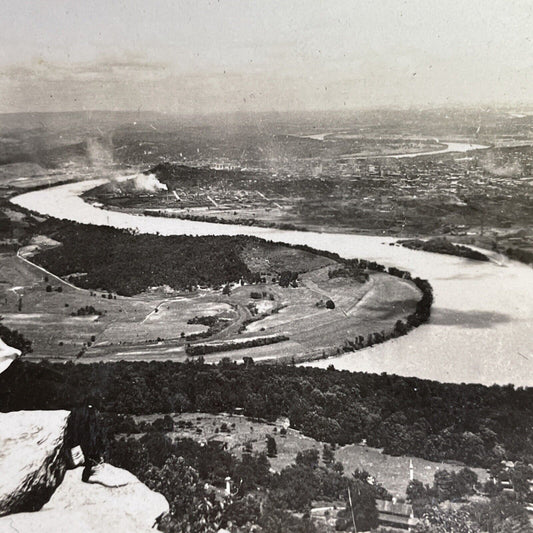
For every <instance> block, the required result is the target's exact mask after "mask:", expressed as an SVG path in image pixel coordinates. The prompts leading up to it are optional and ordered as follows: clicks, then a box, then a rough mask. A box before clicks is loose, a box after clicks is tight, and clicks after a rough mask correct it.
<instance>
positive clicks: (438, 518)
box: [414, 507, 482, 533]
mask: <svg viewBox="0 0 533 533" xmlns="http://www.w3.org/2000/svg"><path fill="white" fill-rule="evenodd" d="M414 531H415V532H416V533H481V531H482V530H481V529H480V528H479V526H478V524H476V523H475V522H474V521H473V520H472V518H471V516H470V514H469V513H468V512H467V511H465V510H464V509H459V510H451V509H447V510H443V509H440V508H439V507H432V508H431V509H429V510H428V511H427V512H426V513H425V514H424V517H423V519H422V520H421V521H420V522H419V523H418V524H417V525H416V526H415V527H414Z"/></svg>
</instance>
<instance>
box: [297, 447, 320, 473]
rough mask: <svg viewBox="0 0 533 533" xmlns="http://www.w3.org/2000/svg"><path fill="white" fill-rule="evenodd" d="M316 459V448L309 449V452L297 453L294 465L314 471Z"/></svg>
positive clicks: (316, 465)
mask: <svg viewBox="0 0 533 533" xmlns="http://www.w3.org/2000/svg"><path fill="white" fill-rule="evenodd" d="M318 459H319V454H318V450H317V449H316V448H311V449H310V450H303V451H301V452H298V454H297V455H296V464H297V465H301V466H308V467H310V468H313V469H314V468H317V467H318Z"/></svg>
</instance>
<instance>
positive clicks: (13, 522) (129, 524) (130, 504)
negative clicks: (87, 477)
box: [0, 465, 169, 533]
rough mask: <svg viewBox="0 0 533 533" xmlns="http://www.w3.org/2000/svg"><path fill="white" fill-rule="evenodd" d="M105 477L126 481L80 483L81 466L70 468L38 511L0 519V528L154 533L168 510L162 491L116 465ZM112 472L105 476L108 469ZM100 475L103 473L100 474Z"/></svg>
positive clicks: (69, 532)
mask: <svg viewBox="0 0 533 533" xmlns="http://www.w3.org/2000/svg"><path fill="white" fill-rule="evenodd" d="M108 466H109V465H103V470H105V471H106V474H105V476H104V478H105V480H107V481H109V480H110V479H115V481H116V480H118V479H119V480H120V483H123V482H124V481H127V483H126V484H125V485H121V486H118V487H106V486H104V485H102V484H100V482H95V483H83V482H82V481H81V475H82V470H83V468H76V469H74V470H69V471H68V472H67V473H66V475H65V478H64V480H63V483H62V484H61V485H60V486H59V487H58V489H57V490H56V492H55V493H54V495H53V496H52V498H51V500H50V501H49V502H48V503H47V504H46V505H45V506H44V507H43V508H42V509H41V510H40V511H39V512H37V513H19V514H13V515H9V516H4V517H2V518H0V531H18V532H19V533H31V532H34V531H39V533H72V532H74V531H75V532H76V533H111V532H113V533H115V532H125V533H126V532H127V533H129V532H131V533H149V532H151V533H154V529H153V526H154V525H155V522H156V519H157V518H158V517H159V516H161V515H162V514H164V513H167V512H168V510H169V507H168V502H167V501H166V499H165V497H164V496H162V495H161V494H158V493H156V492H153V491H151V490H150V489H148V487H146V485H144V484H143V483H141V482H140V481H139V480H138V479H137V478H136V477H135V476H133V474H130V473H129V472H126V471H124V470H121V469H118V468H112V470H108ZM111 471H112V472H113V475H112V476H110V477H108V474H109V472H111ZM100 474H101V475H102V472H101V473H100Z"/></svg>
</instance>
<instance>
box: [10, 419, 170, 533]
mask: <svg viewBox="0 0 533 533" xmlns="http://www.w3.org/2000/svg"><path fill="white" fill-rule="evenodd" d="M91 413H92V411H87V413H86V412H85V411H83V410H78V411H77V412H73V413H72V414H71V413H70V412H69V411H16V412H11V413H0V532H2V533H3V532H4V531H6V532H7V531H13V532H15V531H16V532H18V533H33V532H36V531H39V533H62V532H64V533H67V532H68V533H71V532H74V531H75V532H76V533H108V532H122V531H124V532H128V533H129V532H131V533H137V532H141V533H142V532H148V531H153V529H152V528H153V526H154V524H155V522H156V519H157V518H158V517H159V516H161V515H162V514H165V513H167V512H168V510H169V506H168V502H167V501H166V499H165V497H164V496H162V495H161V494H158V493H156V492H153V491H151V490H150V489H149V488H148V487H146V485H144V484H143V483H141V482H140V481H139V480H138V479H137V478H136V477H135V476H134V475H133V474H131V473H130V472H128V471H126V470H123V469H120V468H116V467H114V466H111V465H108V464H105V463H102V464H98V465H97V466H95V467H92V468H89V470H86V471H85V472H84V468H83V467H82V466H78V467H77V468H74V466H77V465H80V464H81V463H82V461H83V456H84V454H83V452H82V450H81V447H83V446H85V449H86V450H89V451H90V450H91V447H94V446H92V445H93V444H94V443H93V442H92V440H95V438H96V437H97V436H98V434H97V432H94V431H92V430H91V424H92V423H93V421H92V418H91V416H89V414H91ZM79 444H81V447H80V445H79ZM71 448H73V449H71ZM89 464H92V463H89ZM84 474H85V475H84ZM82 477H88V479H87V481H88V482H84V481H82Z"/></svg>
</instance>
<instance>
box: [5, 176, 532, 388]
mask: <svg viewBox="0 0 533 533" xmlns="http://www.w3.org/2000/svg"><path fill="white" fill-rule="evenodd" d="M105 181H106V180H105V179H99V180H90V181H83V182H78V183H70V184H66V185H60V186H57V187H51V188H48V189H42V190H39V191H33V192H28V193H25V194H21V195H19V196H16V197H14V198H12V200H11V201H12V202H13V203H15V204H17V205H19V206H21V207H25V208H26V209H30V210H32V211H35V212H38V213H41V214H45V215H49V216H54V217H57V218H63V219H68V220H73V221H75V222H81V223H85V224H98V225H110V226H113V227H116V228H125V229H134V230H138V231H139V232H142V233H160V234H162V235H215V234H216V235H235V234H244V235H255V236H258V237H263V238H266V239H271V240H274V241H279V242H286V243H289V244H307V245H309V246H312V247H314V248H317V249H321V250H328V251H332V252H337V253H338V254H340V255H341V256H343V257H347V258H351V257H359V258H366V259H372V260H375V261H377V262H379V263H383V264H385V265H394V266H397V267H399V268H403V269H406V270H409V271H410V272H411V273H413V275H415V276H419V277H422V278H426V279H428V280H429V281H430V282H431V284H432V285H433V289H434V295H435V304H434V307H433V312H432V317H431V320H430V322H429V323H428V324H425V325H423V326H421V327H419V328H417V329H415V330H414V331H412V332H411V333H409V334H408V335H406V336H404V337H400V338H398V339H394V340H391V341H388V342H386V343H384V344H380V345H378V346H374V347H372V348H367V349H364V350H360V351H358V352H353V353H348V354H345V355H342V356H339V357H335V358H331V359H328V360H322V361H315V362H312V363H308V364H309V365H312V366H317V367H327V366H328V365H330V364H333V365H334V366H335V368H337V369H344V370H351V371H365V372H374V373H381V372H387V373H393V374H399V375H404V376H417V377H420V378H426V379H433V380H437V381H447V382H456V383H460V382H467V383H468V382H469V383H483V384H486V385H490V384H493V383H498V384H508V383H513V384H515V385H521V386H533V269H532V268H530V267H528V266H526V265H523V264H520V263H518V262H514V261H510V260H504V262H503V264H501V262H500V263H497V262H477V261H470V260H467V259H461V258H459V257H454V256H446V255H439V254H432V253H427V252H421V251H414V250H409V249H407V248H403V247H399V246H391V245H390V244H391V243H394V242H395V239H393V238H390V237H376V236H366V235H351V234H342V233H341V234H339V233H335V234H328V233H316V232H298V231H284V230H279V229H274V228H260V227H248V226H238V225H230V224H214V223H207V222H195V221H189V220H181V219H171V218H161V217H151V216H140V215H131V214H125V213H120V212H116V211H107V210H104V209H99V208H97V207H94V206H92V205H90V204H88V203H86V202H84V201H83V200H82V199H81V198H80V197H79V195H80V194H81V193H82V192H84V191H86V190H88V189H91V188H93V187H95V186H97V185H100V184H102V183H104V182H105Z"/></svg>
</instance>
